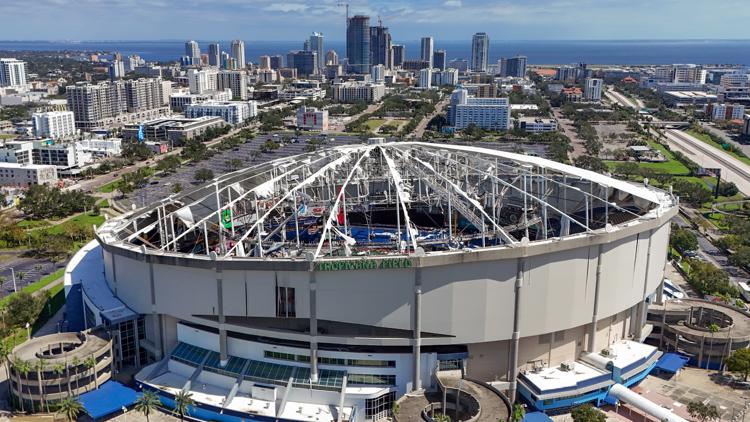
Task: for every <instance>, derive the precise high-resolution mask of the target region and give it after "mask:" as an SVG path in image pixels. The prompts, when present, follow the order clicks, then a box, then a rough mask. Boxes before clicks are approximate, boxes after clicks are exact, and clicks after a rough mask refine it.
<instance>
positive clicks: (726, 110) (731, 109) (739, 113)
mask: <svg viewBox="0 0 750 422" xmlns="http://www.w3.org/2000/svg"><path fill="white" fill-rule="evenodd" d="M704 111H705V112H706V116H710V117H711V120H742V118H743V116H745V106H744V105H742V104H714V103H709V104H706V107H705V108H704Z"/></svg>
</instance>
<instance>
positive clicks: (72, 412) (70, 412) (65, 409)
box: [58, 396, 83, 422]
mask: <svg viewBox="0 0 750 422" xmlns="http://www.w3.org/2000/svg"><path fill="white" fill-rule="evenodd" d="M82 411H83V405H82V404H81V402H79V401H78V400H77V399H75V398H73V397H70V396H68V397H66V398H64V399H63V400H62V401H61V402H60V409H59V410H58V412H59V413H62V414H63V415H65V420H67V421H68V422H73V421H74V420H76V419H77V418H78V414H79V413H81V412H82Z"/></svg>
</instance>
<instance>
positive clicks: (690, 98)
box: [662, 91, 717, 107]
mask: <svg viewBox="0 0 750 422" xmlns="http://www.w3.org/2000/svg"><path fill="white" fill-rule="evenodd" d="M662 97H663V98H664V102H665V103H667V105H669V106H670V107H686V106H691V105H705V104H708V103H715V102H716V99H717V97H716V94H711V93H708V92H704V91H666V92H664V93H662Z"/></svg>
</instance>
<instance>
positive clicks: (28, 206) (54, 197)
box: [19, 185, 96, 220]
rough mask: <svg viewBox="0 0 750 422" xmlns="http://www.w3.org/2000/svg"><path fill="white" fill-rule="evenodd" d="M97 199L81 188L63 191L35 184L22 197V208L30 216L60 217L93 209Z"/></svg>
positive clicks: (38, 217) (43, 217) (38, 218)
mask: <svg viewBox="0 0 750 422" xmlns="http://www.w3.org/2000/svg"><path fill="white" fill-rule="evenodd" d="M95 202H96V199H95V198H94V197H93V196H91V195H88V194H86V193H84V192H82V191H79V190H69V191H63V190H61V189H59V188H57V187H50V186H47V185H33V186H31V187H29V189H28V190H27V191H26V194H25V196H24V197H23V199H21V203H20V205H19V206H20V209H21V211H23V213H24V214H26V215H27V216H28V217H30V218H32V219H35V220H40V219H45V218H52V219H59V218H64V217H67V216H69V215H73V214H75V213H78V212H81V211H85V210H87V209H92V208H93V207H94V203H95Z"/></svg>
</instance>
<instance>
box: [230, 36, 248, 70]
mask: <svg viewBox="0 0 750 422" xmlns="http://www.w3.org/2000/svg"><path fill="white" fill-rule="evenodd" d="M232 58H233V59H235V60H237V69H244V68H245V41H242V40H233V41H232Z"/></svg>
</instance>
